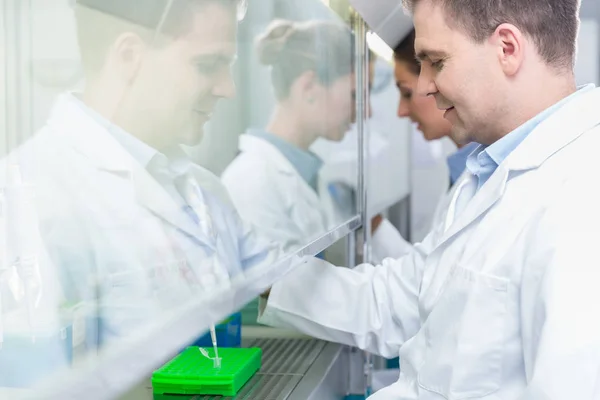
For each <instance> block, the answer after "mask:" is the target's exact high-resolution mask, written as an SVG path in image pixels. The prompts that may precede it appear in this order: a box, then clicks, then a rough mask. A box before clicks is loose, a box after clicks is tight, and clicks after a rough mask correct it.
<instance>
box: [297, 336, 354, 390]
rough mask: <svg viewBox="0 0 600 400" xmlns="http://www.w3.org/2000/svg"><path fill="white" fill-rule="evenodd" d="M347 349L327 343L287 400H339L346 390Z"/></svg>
mask: <svg viewBox="0 0 600 400" xmlns="http://www.w3.org/2000/svg"><path fill="white" fill-rule="evenodd" d="M348 360H349V359H348V348H347V347H344V346H340V345H336V344H332V343H328V344H327V345H326V346H325V348H324V349H323V351H322V352H321V353H320V354H319V357H318V358H317V359H316V360H315V362H314V364H313V365H312V367H311V368H310V370H309V371H308V372H307V373H306V375H305V376H304V378H303V379H302V380H301V381H300V383H299V384H298V386H297V387H296V389H294V391H293V392H292V393H291V394H290V396H289V397H288V399H287V400H339V399H343V398H344V397H345V396H346V393H347V388H348V381H347V379H348V373H347V369H348Z"/></svg>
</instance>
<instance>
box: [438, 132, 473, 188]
mask: <svg viewBox="0 0 600 400" xmlns="http://www.w3.org/2000/svg"><path fill="white" fill-rule="evenodd" d="M477 147H479V143H475V142H472V143H469V144H467V145H465V146H463V147H461V148H460V149H458V150H457V151H456V152H454V153H452V154H451V155H450V156H448V158H447V159H446V162H447V164H448V169H449V170H450V186H454V184H455V183H456V181H457V180H458V178H460V176H461V175H462V173H463V172H464V171H465V168H466V167H467V158H469V155H470V154H471V153H472V152H473V151H474V150H475V149H476V148H477Z"/></svg>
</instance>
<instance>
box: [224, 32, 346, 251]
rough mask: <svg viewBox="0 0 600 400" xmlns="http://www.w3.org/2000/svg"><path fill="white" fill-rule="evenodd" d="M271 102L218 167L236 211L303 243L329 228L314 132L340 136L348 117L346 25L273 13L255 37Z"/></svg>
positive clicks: (284, 239)
mask: <svg viewBox="0 0 600 400" xmlns="http://www.w3.org/2000/svg"><path fill="white" fill-rule="evenodd" d="M257 51H258V55H259V59H260V61H261V63H262V64H264V65H267V66H270V67H271V81H272V84H273V89H274V92H275V96H276V99H277V105H276V107H275V109H274V111H273V113H272V117H271V120H270V122H269V123H268V125H267V127H266V128H265V129H251V130H249V131H248V132H247V133H245V134H244V135H242V136H241V137H240V150H241V154H240V155H239V156H238V157H237V158H236V159H235V160H234V161H233V163H232V164H231V165H230V166H229V167H228V168H227V170H226V171H225V172H224V174H223V182H224V183H225V185H226V186H227V188H228V189H229V191H230V193H231V197H232V198H233V201H234V203H235V204H236V206H237V207H238V210H239V212H240V213H241V215H242V217H244V218H245V219H247V220H248V221H250V222H252V223H254V224H255V225H256V226H258V227H260V228H262V229H263V230H264V231H265V232H266V233H267V234H269V235H270V236H272V237H273V238H274V239H276V240H278V241H279V242H280V243H283V244H284V247H285V249H286V250H291V249H295V248H298V247H300V246H302V245H305V244H307V243H308V242H309V240H310V239H311V238H314V237H316V236H318V235H320V234H322V233H324V232H326V231H327V230H328V229H329V228H331V227H332V226H333V225H334V224H335V223H336V222H338V221H331V219H332V218H331V217H328V215H327V213H326V212H325V211H324V208H323V204H324V196H327V191H326V190H321V189H320V188H319V180H318V173H319V170H320V168H321V166H322V161H321V160H320V159H319V158H318V157H317V156H316V155H314V154H313V153H311V152H310V151H309V150H308V149H309V147H310V146H311V144H312V143H313V142H314V141H315V140H316V139H317V138H325V139H328V140H333V141H339V140H341V139H343V137H344V134H345V133H346V132H347V131H348V129H349V127H350V125H351V123H352V122H353V121H354V118H355V116H354V114H353V113H354V96H353V93H354V74H353V57H352V51H353V48H352V40H351V34H350V31H349V30H348V29H347V28H346V27H345V26H343V25H339V24H337V23H333V22H325V21H308V22H302V23H297V22H292V21H274V22H273V23H272V24H271V25H270V26H269V27H268V28H267V30H266V32H265V33H264V34H263V35H262V36H261V37H259V38H258V41H257Z"/></svg>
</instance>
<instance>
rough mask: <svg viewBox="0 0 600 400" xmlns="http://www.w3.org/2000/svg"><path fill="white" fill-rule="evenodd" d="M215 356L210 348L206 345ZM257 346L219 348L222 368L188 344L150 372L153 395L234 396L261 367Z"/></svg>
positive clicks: (210, 354)
mask: <svg viewBox="0 0 600 400" xmlns="http://www.w3.org/2000/svg"><path fill="white" fill-rule="evenodd" d="M205 350H206V351H207V352H208V354H209V356H211V357H214V352H213V349H212V348H205ZM261 355H262V351H261V349H259V348H256V347H253V348H219V357H221V368H220V369H216V368H214V366H213V361H212V360H209V359H208V358H206V357H204V356H203V355H202V354H201V353H200V350H199V349H198V347H195V346H194V347H188V348H187V349H185V350H184V351H183V352H182V353H181V354H179V355H178V356H177V357H175V358H174V359H173V360H171V361H169V362H168V363H167V364H165V365H164V366H163V367H162V368H160V369H158V370H156V371H155V372H154V374H152V388H153V391H154V393H155V394H159V395H164V394H174V395H185V394H189V395H218V396H235V395H236V394H237V392H239V391H240V389H241V388H242V387H243V386H244V385H245V384H246V382H248V381H249V380H250V378H252V376H253V375H254V374H255V373H256V372H257V371H258V370H259V369H260V365H261Z"/></svg>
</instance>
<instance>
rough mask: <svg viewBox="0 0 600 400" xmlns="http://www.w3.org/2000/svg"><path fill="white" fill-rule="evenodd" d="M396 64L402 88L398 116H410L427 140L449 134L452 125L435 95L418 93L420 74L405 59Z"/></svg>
mask: <svg viewBox="0 0 600 400" xmlns="http://www.w3.org/2000/svg"><path fill="white" fill-rule="evenodd" d="M394 64H395V67H394V75H395V77H396V85H397V86H398V89H399V90H400V104H399V105H398V117H400V118H403V117H408V118H410V120H411V121H413V122H414V123H416V124H417V126H418V128H419V130H420V131H421V132H422V133H423V136H424V137H425V139H426V140H436V139H441V138H443V137H444V136H448V135H449V134H450V130H451V125H450V122H448V120H446V119H445V118H444V111H442V110H439V109H438V108H437V105H436V103H435V99H434V98H433V97H431V96H427V97H426V96H419V95H418V94H417V81H418V79H419V76H418V75H416V74H415V73H414V72H413V71H412V70H411V69H410V66H409V64H408V63H406V62H404V61H399V60H396V61H395V63H394Z"/></svg>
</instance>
